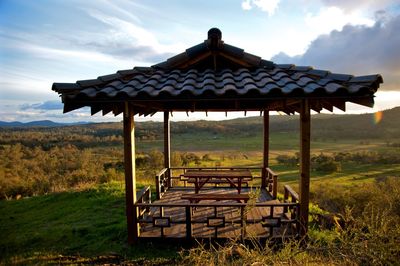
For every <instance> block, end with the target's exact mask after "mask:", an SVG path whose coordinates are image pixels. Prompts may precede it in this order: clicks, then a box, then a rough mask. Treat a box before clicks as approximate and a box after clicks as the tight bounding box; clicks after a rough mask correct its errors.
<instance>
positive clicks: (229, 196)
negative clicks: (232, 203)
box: [181, 193, 249, 203]
mask: <svg viewBox="0 0 400 266" xmlns="http://www.w3.org/2000/svg"><path fill="white" fill-rule="evenodd" d="M181 199H184V200H189V201H190V203H192V202H195V203H197V202H199V201H201V200H216V201H220V200H236V201H238V202H240V201H242V200H243V201H244V202H247V201H248V200H249V194H232V193H229V194H215V193H207V194H206V193H202V194H183V195H182V196H181Z"/></svg>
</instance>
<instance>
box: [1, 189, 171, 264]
mask: <svg viewBox="0 0 400 266" xmlns="http://www.w3.org/2000/svg"><path fill="white" fill-rule="evenodd" d="M0 213H1V215H0V232H1V237H0V254H1V256H0V258H1V260H0V263H2V264H19V265H27V264H28V265H32V264H36V263H39V264H50V263H51V264H53V263H54V264H58V263H77V264H79V263H87V262H90V263H96V264H97V263H99V264H105V263H115V264H118V263H120V262H121V261H125V260H127V259H129V260H131V261H133V262H136V263H139V264H145V263H150V261H149V258H152V260H151V261H152V262H153V263H165V262H172V261H173V260H174V259H175V258H176V257H177V252H178V251H179V248H176V247H174V246H169V245H165V244H164V245H158V244H157V243H153V244H142V245H137V246H135V247H129V246H128V245H127V242H126V235H127V230H126V218H125V197H124V186H123V184H122V183H110V184H107V185H100V186H98V187H96V188H91V189H88V190H84V191H80V192H72V191H71V192H63V193H57V194H52V195H46V196H38V197H32V198H25V199H21V200H13V201H0ZM60 254H63V255H64V256H60ZM100 255H101V257H99V256H100Z"/></svg>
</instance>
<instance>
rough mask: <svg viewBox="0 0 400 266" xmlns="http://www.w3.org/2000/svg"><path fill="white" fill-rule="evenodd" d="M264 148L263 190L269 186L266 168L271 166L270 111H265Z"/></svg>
mask: <svg viewBox="0 0 400 266" xmlns="http://www.w3.org/2000/svg"><path fill="white" fill-rule="evenodd" d="M263 133H264V134H263V136H264V141H263V143H264V147H263V169H262V179H261V188H264V189H265V188H266V187H267V186H268V184H267V172H266V170H265V169H266V168H267V167H268V166H269V111H268V110H264V132H263Z"/></svg>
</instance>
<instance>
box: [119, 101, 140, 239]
mask: <svg viewBox="0 0 400 266" xmlns="http://www.w3.org/2000/svg"><path fill="white" fill-rule="evenodd" d="M123 123H124V168H125V201H126V218H127V223H128V243H129V244H133V243H134V242H135V241H136V240H137V238H138V236H139V226H138V224H137V212H136V210H135V208H136V207H135V206H134V204H135V202H136V171H135V123H134V119H133V110H132V107H131V106H129V104H128V103H127V102H126V103H125V110H124V122H123Z"/></svg>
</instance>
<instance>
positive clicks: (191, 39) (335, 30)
mask: <svg viewBox="0 0 400 266" xmlns="http://www.w3.org/2000/svg"><path fill="white" fill-rule="evenodd" d="M377 2H379V3H377ZM212 27H218V28H220V29H221V30H222V35H223V36H222V38H223V40H224V41H225V42H226V43H229V44H231V45H234V46H237V47H240V48H243V49H245V50H246V52H249V53H253V54H256V55H259V56H261V57H263V58H264V59H268V60H272V61H274V62H276V63H294V64H298V65H312V66H314V67H315V68H321V69H328V70H331V71H333V72H338V73H350V74H355V75H364V74H374V73H380V74H382V75H383V77H384V80H385V83H384V85H383V86H382V87H381V89H380V91H379V92H378V93H377V98H376V107H375V108H374V109H368V108H364V107H357V106H355V105H348V110H349V111H351V112H370V111H376V110H380V109H385V108H391V107H394V106H397V105H400V104H399V103H400V49H399V47H400V2H399V1H390V0H382V1H372V0H365V1H362V0H355V1H345V0H311V1H305V0H298V1H295V0H286V1H284V0H218V1H217V0H211V1H207V0H203V1H191V0H181V1H177V0H168V1H166V0H158V1H157V0H147V1H128V0H114V1H107V0H96V1H90V0H86V1H74V0H69V1H60V0H35V1H28V0H21V1H19V0H13V1H8V0H0V120H5V121H14V120H19V121H32V120H41V119H51V120H54V121H64V122H67V121H68V122H70V121H82V120H84V121H105V120H106V121H115V120H117V121H118V120H121V117H117V118H114V117H113V116H106V117H102V116H100V115H96V116H94V117H90V112H89V110H88V109H85V108H84V109H80V110H77V111H74V112H71V113H69V114H66V115H63V114H62V110H61V108H62V106H61V104H60V100H59V98H58V95H57V94H56V93H54V92H53V91H51V84H52V83H53V82H75V81H76V80H80V79H91V78H96V77H97V76H100V75H105V74H111V73H115V72H116V71H117V70H120V69H129V68H132V67H134V66H150V65H153V64H155V63H158V62H160V61H164V60H165V59H167V58H168V57H170V56H172V55H174V54H177V53H181V52H183V51H184V50H185V49H186V48H189V47H191V46H193V45H196V44H198V43H200V42H202V41H203V40H204V39H206V34H207V31H208V29H210V28H212ZM242 115H243V114H242ZM224 116H225V115H223V117H224ZM235 116H236V115H228V118H232V117H235ZM180 117H181V116H179V115H174V119H180ZM184 117H186V114H185V115H184ZM220 117H221V116H218V115H217V116H210V115H209V117H208V118H209V119H210V118H211V119H213V118H214V119H218V118H220ZM155 118H156V119H157V117H155ZM196 118H206V117H205V115H204V114H198V115H194V116H191V119H196Z"/></svg>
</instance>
